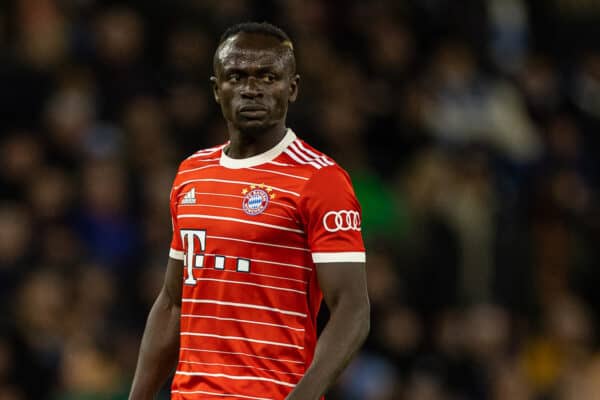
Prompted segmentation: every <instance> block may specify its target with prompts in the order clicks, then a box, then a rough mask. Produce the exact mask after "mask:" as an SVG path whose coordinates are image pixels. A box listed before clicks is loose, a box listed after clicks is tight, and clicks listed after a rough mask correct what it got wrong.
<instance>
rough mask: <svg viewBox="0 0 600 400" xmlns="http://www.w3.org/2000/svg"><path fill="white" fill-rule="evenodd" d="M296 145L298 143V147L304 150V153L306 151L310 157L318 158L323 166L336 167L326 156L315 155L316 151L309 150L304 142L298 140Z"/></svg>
mask: <svg viewBox="0 0 600 400" xmlns="http://www.w3.org/2000/svg"><path fill="white" fill-rule="evenodd" d="M294 143H296V144H297V145H298V147H299V148H300V149H302V151H304V152H305V153H307V154H308V155H310V156H312V157H314V158H316V159H318V160H319V162H321V163H322V164H323V165H335V164H334V162H333V161H331V160H329V159H328V158H327V157H326V156H325V155H318V154H317V153H315V152H314V151H312V150H310V149H307V148H306V147H304V143H302V140H299V139H298V140H296V141H295V142H294Z"/></svg>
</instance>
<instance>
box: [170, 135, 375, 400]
mask: <svg viewBox="0 0 600 400" xmlns="http://www.w3.org/2000/svg"><path fill="white" fill-rule="evenodd" d="M224 147H225V145H222V146H218V147H214V148H211V149H206V150H201V151H198V152H197V153H195V154H193V155H192V156H190V157H189V158H187V159H186V160H184V161H183V162H182V163H181V165H180V167H179V170H178V173H177V176H176V178H175V182H174V184H173V189H172V191H171V200H170V206H171V215H172V222H173V239H172V243H171V249H170V253H169V256H170V257H171V258H174V259H177V260H182V261H183V268H184V272H183V280H184V282H183V291H182V305H181V321H180V335H181V337H180V351H179V362H178V365H177V370H176V372H175V376H174V379H173V384H172V391H171V392H172V398H173V399H184V398H185V399H188V398H189V399H221V400H224V399H226V400H229V399H252V400H266V399H272V400H283V399H285V397H286V396H287V395H288V394H289V393H290V392H291V391H292V389H293V388H294V386H295V385H296V384H297V383H298V381H299V380H300V379H301V378H302V376H303V374H304V372H305V371H306V369H307V368H308V367H309V366H310V363H311V361H312V359H313V354H314V350H315V346H316V342H317V332H316V318H317V313H318V311H319V306H320V303H321V300H322V297H323V296H322V293H321V290H320V288H319V284H318V281H317V273H316V267H315V264H316V263H318V264H326V263H331V262H351V263H357V262H358V263H361V262H364V261H365V249H364V245H363V241H362V237H361V232H360V231H361V226H360V221H361V219H360V206H359V204H358V201H357V200H356V196H355V194H354V191H353V189H352V184H351V182H350V178H349V177H348V174H347V173H346V172H345V171H344V170H343V169H342V168H340V167H339V166H338V165H337V164H336V163H335V162H334V161H332V160H331V159H330V158H329V157H327V156H325V155H324V154H322V153H320V152H319V151H317V150H315V149H314V148H312V147H311V146H309V145H308V144H307V143H305V142H304V141H302V140H300V139H298V138H297V137H296V135H295V134H294V132H293V131H292V130H291V129H288V130H287V131H286V134H285V136H284V138H283V139H282V140H281V141H280V142H279V143H278V144H277V145H276V146H275V147H273V148H271V149H270V150H268V151H266V152H264V153H262V154H259V155H256V156H253V157H249V158H244V159H233V158H230V157H228V156H227V155H226V154H225V153H224V151H223V149H224ZM319 268H327V265H320V266H319ZM350 268H351V266H350Z"/></svg>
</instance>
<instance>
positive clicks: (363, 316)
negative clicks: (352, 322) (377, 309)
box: [357, 302, 371, 345]
mask: <svg viewBox="0 0 600 400" xmlns="http://www.w3.org/2000/svg"><path fill="white" fill-rule="evenodd" d="M357 316H358V318H357V319H358V321H357V325H358V326H359V327H360V329H359V333H360V335H359V340H360V344H361V345H362V344H363V343H364V342H365V340H367V337H368V336H369V332H370V331H371V306H370V305H369V303H368V302H367V303H366V304H364V305H362V306H361V307H360V309H359V312H358V313H357Z"/></svg>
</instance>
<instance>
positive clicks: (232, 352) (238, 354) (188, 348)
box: [181, 347, 304, 364]
mask: <svg viewBox="0 0 600 400" xmlns="http://www.w3.org/2000/svg"><path fill="white" fill-rule="evenodd" d="M181 350H185V351H195V352H199V353H217V354H231V355H235V356H246V357H251V358H260V359H261V360H271V361H279V362H286V363H291V364H304V361H297V360H286V359H282V358H273V357H265V356H257V355H256V354H248V353H240V352H235V351H221V350H210V349H196V348H193V347H182V348H181Z"/></svg>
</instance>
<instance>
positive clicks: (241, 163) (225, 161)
mask: <svg viewBox="0 0 600 400" xmlns="http://www.w3.org/2000/svg"><path fill="white" fill-rule="evenodd" d="M294 140H296V134H295V133H294V131H293V130H291V129H290V128H287V130H286V132H285V135H284V136H283V139H281V140H280V141H279V143H277V144H276V145H275V146H273V147H271V148H270V149H269V150H267V151H265V152H264V153H260V154H257V155H255V156H252V157H248V158H231V157H229V156H228V155H227V154H225V151H223V150H221V160H220V161H219V164H221V165H222V166H224V167H226V168H233V169H239V168H248V167H254V166H257V165H260V164H264V163H266V162H268V161H271V160H274V159H275V158H276V157H277V156H278V155H280V154H281V153H282V152H283V151H284V150H285V149H286V148H287V147H288V146H289V145H290V144H291V143H292V142H293V141H294Z"/></svg>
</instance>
